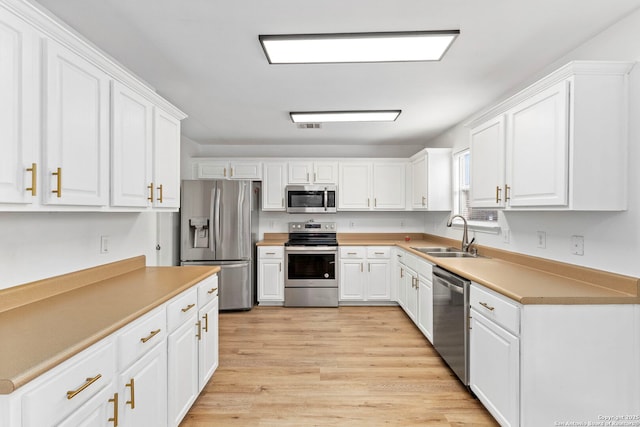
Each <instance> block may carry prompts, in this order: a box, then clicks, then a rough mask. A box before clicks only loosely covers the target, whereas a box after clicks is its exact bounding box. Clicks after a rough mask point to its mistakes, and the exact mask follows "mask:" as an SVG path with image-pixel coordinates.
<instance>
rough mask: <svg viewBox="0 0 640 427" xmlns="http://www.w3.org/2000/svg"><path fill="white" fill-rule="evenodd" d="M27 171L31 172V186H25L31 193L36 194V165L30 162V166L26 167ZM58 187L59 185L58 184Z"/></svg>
mask: <svg viewBox="0 0 640 427" xmlns="http://www.w3.org/2000/svg"><path fill="white" fill-rule="evenodd" d="M27 172H31V187H29V188H27V189H26V190H27V191H31V195H32V196H35V195H36V185H37V182H38V165H37V164H35V163H31V167H30V168H27ZM58 188H60V186H58Z"/></svg>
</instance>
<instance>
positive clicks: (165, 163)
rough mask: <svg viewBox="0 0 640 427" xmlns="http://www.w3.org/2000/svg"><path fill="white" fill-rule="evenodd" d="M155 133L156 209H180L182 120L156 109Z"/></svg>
mask: <svg viewBox="0 0 640 427" xmlns="http://www.w3.org/2000/svg"><path fill="white" fill-rule="evenodd" d="M153 122H154V132H153V139H154V140H153V184H154V186H155V189H154V190H155V196H154V198H153V206H154V207H156V208H178V207H180V120H178V119H176V118H175V117H173V116H171V115H170V114H168V113H166V112H164V111H162V110H160V109H158V108H156V109H155V117H154V121H153Z"/></svg>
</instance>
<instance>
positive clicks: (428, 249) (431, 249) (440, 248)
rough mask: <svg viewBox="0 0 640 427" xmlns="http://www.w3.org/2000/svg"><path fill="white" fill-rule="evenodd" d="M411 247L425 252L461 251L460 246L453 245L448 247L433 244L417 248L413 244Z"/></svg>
mask: <svg viewBox="0 0 640 427" xmlns="http://www.w3.org/2000/svg"><path fill="white" fill-rule="evenodd" d="M411 249H414V250H416V251H418V252H422V253H423V254H432V253H452V252H461V251H460V249H458V248H451V247H449V248H446V247H444V246H433V247H422V248H416V247H413V246H412V247H411Z"/></svg>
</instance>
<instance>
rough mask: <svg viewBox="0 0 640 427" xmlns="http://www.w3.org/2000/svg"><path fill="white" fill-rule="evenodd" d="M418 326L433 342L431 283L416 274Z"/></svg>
mask: <svg viewBox="0 0 640 427" xmlns="http://www.w3.org/2000/svg"><path fill="white" fill-rule="evenodd" d="M418 287H419V289H418V328H420V330H421V331H422V333H423V334H424V336H425V337H427V339H428V340H429V341H430V342H431V343H432V344H433V284H432V283H431V281H430V280H428V279H427V278H426V277H424V276H423V275H418Z"/></svg>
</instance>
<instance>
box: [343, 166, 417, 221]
mask: <svg viewBox="0 0 640 427" xmlns="http://www.w3.org/2000/svg"><path fill="white" fill-rule="evenodd" d="M339 169H340V171H339V175H340V179H339V192H338V209H339V210H404V209H405V207H406V203H405V198H406V194H405V192H406V190H405V188H406V186H405V184H406V182H405V181H406V176H405V175H406V162H373V163H371V162H341V163H340V167H339Z"/></svg>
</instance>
